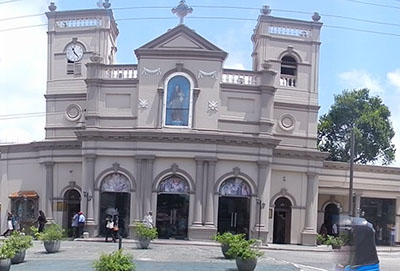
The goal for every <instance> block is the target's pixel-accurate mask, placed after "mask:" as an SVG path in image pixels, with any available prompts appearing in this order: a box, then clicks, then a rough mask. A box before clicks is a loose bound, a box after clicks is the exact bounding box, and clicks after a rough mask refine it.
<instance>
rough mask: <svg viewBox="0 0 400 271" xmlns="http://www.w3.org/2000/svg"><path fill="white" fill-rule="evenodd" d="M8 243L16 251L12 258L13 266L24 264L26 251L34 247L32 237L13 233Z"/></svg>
mask: <svg viewBox="0 0 400 271" xmlns="http://www.w3.org/2000/svg"><path fill="white" fill-rule="evenodd" d="M7 242H8V243H9V244H10V245H11V246H12V247H13V248H14V249H15V252H16V253H15V255H14V257H13V258H11V263H12V264H19V263H22V262H24V260H25V254H26V250H27V249H28V248H30V247H32V245H33V244H32V236H29V235H25V234H23V233H20V232H17V231H15V232H13V233H12V235H11V237H10V238H8V239H7Z"/></svg>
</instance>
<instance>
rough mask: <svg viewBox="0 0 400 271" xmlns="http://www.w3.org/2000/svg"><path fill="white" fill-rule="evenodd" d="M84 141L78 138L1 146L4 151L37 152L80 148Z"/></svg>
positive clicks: (0, 149) (0, 148)
mask: <svg viewBox="0 0 400 271" xmlns="http://www.w3.org/2000/svg"><path fill="white" fill-rule="evenodd" d="M81 147H82V142H80V141H78V140H59V141H58V140H57V141H39V142H31V143H27V144H12V145H2V146H0V152H2V153H17V152H36V151H46V150H52V151H53V150H80V149H81Z"/></svg>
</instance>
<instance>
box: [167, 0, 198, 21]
mask: <svg viewBox="0 0 400 271" xmlns="http://www.w3.org/2000/svg"><path fill="white" fill-rule="evenodd" d="M171 11H172V13H173V14H176V16H178V17H179V19H180V20H179V24H183V19H184V18H185V17H186V16H187V15H188V14H190V13H192V12H193V9H192V8H190V7H189V6H188V5H186V1H185V0H181V1H179V5H178V6H177V7H176V8H173V9H172V10H171Z"/></svg>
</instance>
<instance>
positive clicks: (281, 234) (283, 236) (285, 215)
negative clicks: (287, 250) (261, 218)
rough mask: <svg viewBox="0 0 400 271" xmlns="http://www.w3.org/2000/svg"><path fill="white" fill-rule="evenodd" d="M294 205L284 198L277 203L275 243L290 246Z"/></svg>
mask: <svg viewBox="0 0 400 271" xmlns="http://www.w3.org/2000/svg"><path fill="white" fill-rule="evenodd" d="M291 221H292V204H291V202H290V201H289V200H288V199H287V198H284V197H280V198H278V199H277V200H276V201H275V210H274V235H273V243H275V244H290V231H291Z"/></svg>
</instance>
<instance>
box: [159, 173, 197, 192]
mask: <svg viewBox="0 0 400 271" xmlns="http://www.w3.org/2000/svg"><path fill="white" fill-rule="evenodd" d="M188 191H189V185H188V183H187V181H186V180H185V179H184V178H182V177H180V176H169V177H167V178H165V179H164V180H162V181H161V182H160V184H159V185H158V192H160V193H183V194H184V193H187V192H188Z"/></svg>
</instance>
